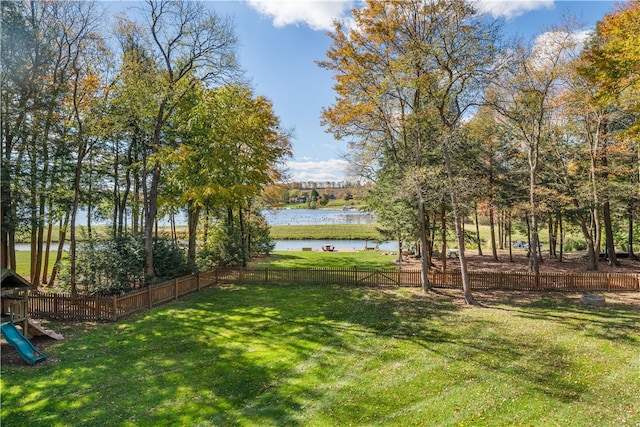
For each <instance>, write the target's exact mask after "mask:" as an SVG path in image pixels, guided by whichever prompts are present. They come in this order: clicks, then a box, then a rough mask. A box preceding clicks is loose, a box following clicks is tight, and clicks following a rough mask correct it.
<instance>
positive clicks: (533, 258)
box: [529, 143, 540, 274]
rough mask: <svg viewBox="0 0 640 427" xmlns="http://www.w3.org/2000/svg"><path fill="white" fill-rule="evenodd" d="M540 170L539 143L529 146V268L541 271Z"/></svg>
mask: <svg viewBox="0 0 640 427" xmlns="http://www.w3.org/2000/svg"><path fill="white" fill-rule="evenodd" d="M537 170H538V143H536V146H535V147H530V148H529V209H530V210H531V212H530V215H531V241H530V243H529V255H530V256H529V270H531V271H532V272H533V273H536V274H538V273H540V263H539V262H538V242H539V239H538V214H537V208H536V207H537V202H536V175H537Z"/></svg>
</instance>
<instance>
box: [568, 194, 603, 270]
mask: <svg viewBox="0 0 640 427" xmlns="http://www.w3.org/2000/svg"><path fill="white" fill-rule="evenodd" d="M573 206H574V208H575V209H576V210H577V211H579V210H580V203H579V202H578V199H576V198H575V197H574V198H573ZM578 222H579V223H580V229H581V230H582V235H583V236H584V240H585V242H587V270H588V271H597V270H598V259H597V257H596V250H595V244H594V240H593V236H592V235H591V233H590V232H589V227H588V226H587V222H586V221H585V219H584V218H583V217H582V216H580V218H579V219H578Z"/></svg>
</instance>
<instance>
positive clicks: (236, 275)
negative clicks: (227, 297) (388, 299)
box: [217, 268, 421, 287]
mask: <svg viewBox="0 0 640 427" xmlns="http://www.w3.org/2000/svg"><path fill="white" fill-rule="evenodd" d="M217 276H218V281H219V282H220V283H233V284H242V283H246V284H255V283H264V284H282V285H287V284H298V285H307V284H314V285H329V284H331V285H364V286H403V287H420V286H421V285H420V270H411V271H406V270H397V269H394V270H374V269H358V268H336V269H332V268H250V269H238V268H229V269H218V270H217Z"/></svg>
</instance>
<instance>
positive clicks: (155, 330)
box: [1, 285, 640, 426]
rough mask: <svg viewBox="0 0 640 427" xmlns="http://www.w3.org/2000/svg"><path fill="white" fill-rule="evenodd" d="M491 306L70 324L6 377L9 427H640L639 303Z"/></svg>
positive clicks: (535, 298) (188, 309) (533, 300)
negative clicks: (40, 358) (42, 358)
mask: <svg viewBox="0 0 640 427" xmlns="http://www.w3.org/2000/svg"><path fill="white" fill-rule="evenodd" d="M523 295H524V296H523ZM491 296H492V297H491V299H489V298H485V301H487V302H485V307H476V308H465V307H464V306H463V305H462V304H460V295H459V294H458V293H457V292H454V291H446V292H441V293H432V294H423V293H421V292H420V291H418V290H410V289H395V290H390V289H385V290H376V289H365V288H356V287H339V286H290V285H289V286H276V285H274V286H228V287H223V288H217V289H210V290H207V291H204V292H201V293H198V294H194V295H192V296H189V297H187V298H184V299H181V300H177V301H176V302H174V303H172V304H169V305H166V306H163V307H159V308H156V309H154V310H151V311H149V312H146V313H144V314H141V315H138V316H135V317H131V318H128V319H125V320H123V321H121V322H120V323H117V324H98V325H63V324H58V325H56V328H57V329H58V330H60V331H61V332H63V333H65V334H66V335H68V338H67V339H66V340H65V341H63V342H60V343H57V344H55V345H52V346H50V347H48V348H47V349H46V352H47V354H48V355H49V356H50V360H49V361H47V362H45V363H44V364H40V365H37V366H36V367H30V366H27V365H26V364H25V365H3V366H2V378H1V381H2V421H3V424H6V425H18V426H20V425H29V426H56V425H60V426H62V425H64V426H69V425H124V426H127V425H131V426H133V425H135V426H140V425H142V426H146V425H149V426H151V425H154V426H155V425H203V426H207V425H211V426H213V425H215V426H220V425H244V426H264V425H312V426H316V425H318V426H319V425H420V424H422V425H434V424H439V425H578V426H581V425H599V426H618V425H637V424H638V423H640V412H639V410H640V409H639V408H638V405H637V396H638V395H639V393H640V359H639V357H640V356H639V355H638V351H637V349H638V345H639V343H640V331H639V328H638V324H639V321H640V312H639V311H638V309H637V307H636V306H631V305H625V304H616V305H611V306H607V307H600V308H593V307H586V306H583V305H581V304H579V302H577V301H579V298H575V297H571V296H566V295H562V294H554V295H552V296H545V295H541V294H524V293H521V294H519V296H516V297H514V296H513V294H510V293H507V292H502V293H500V292H495V293H493V294H492V295H491ZM482 297H483V296H482V295H480V299H481V300H482ZM617 331H620V332H617Z"/></svg>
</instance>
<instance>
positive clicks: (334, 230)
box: [269, 224, 382, 240]
mask: <svg viewBox="0 0 640 427" xmlns="http://www.w3.org/2000/svg"><path fill="white" fill-rule="evenodd" d="M376 227H379V225H378V224H331V225H327V224H322V225H274V226H272V227H270V229H269V234H270V236H271V238H272V239H274V240H365V239H369V240H381V239H382V237H381V235H380V233H379V232H378V230H377V228H376Z"/></svg>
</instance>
